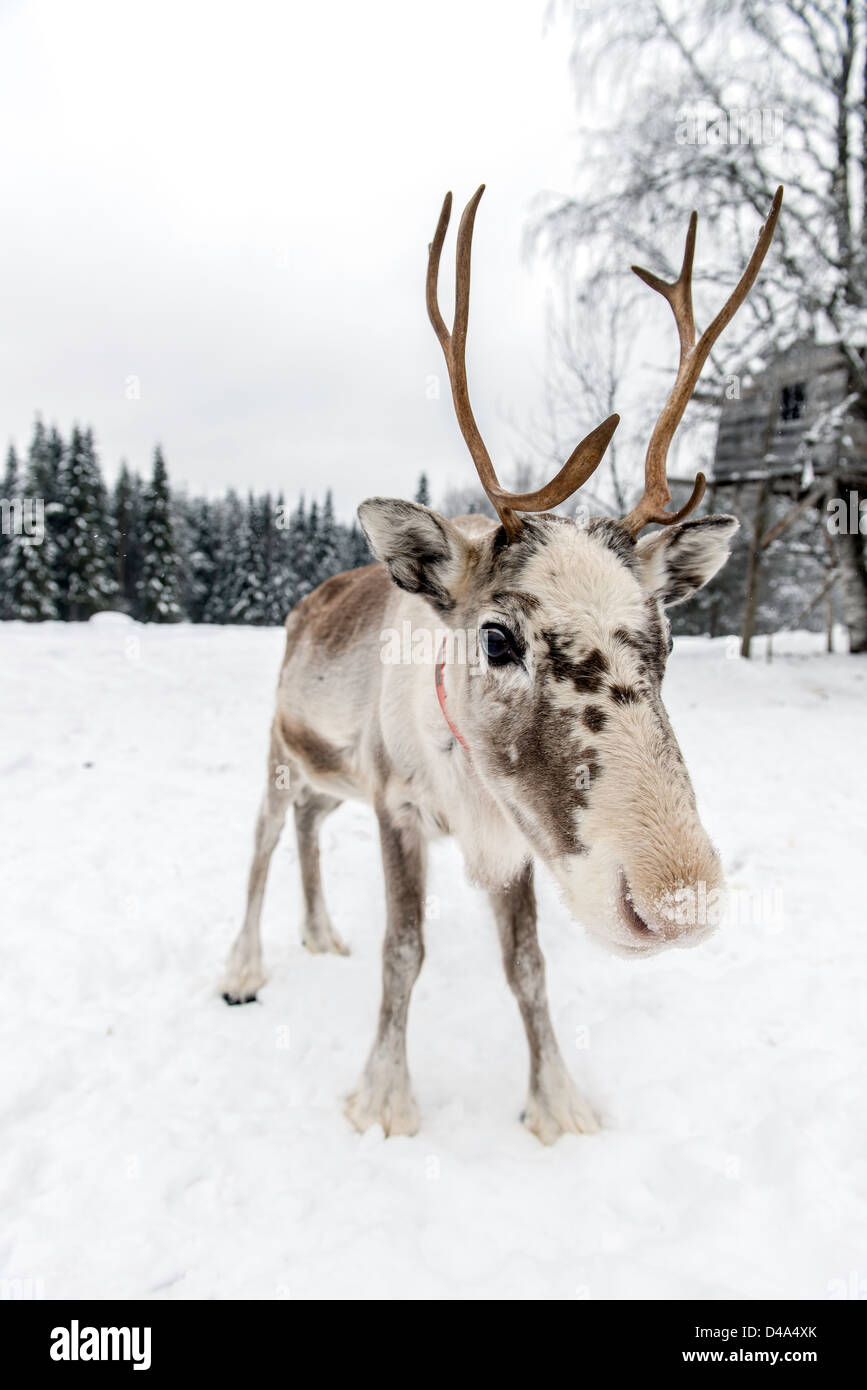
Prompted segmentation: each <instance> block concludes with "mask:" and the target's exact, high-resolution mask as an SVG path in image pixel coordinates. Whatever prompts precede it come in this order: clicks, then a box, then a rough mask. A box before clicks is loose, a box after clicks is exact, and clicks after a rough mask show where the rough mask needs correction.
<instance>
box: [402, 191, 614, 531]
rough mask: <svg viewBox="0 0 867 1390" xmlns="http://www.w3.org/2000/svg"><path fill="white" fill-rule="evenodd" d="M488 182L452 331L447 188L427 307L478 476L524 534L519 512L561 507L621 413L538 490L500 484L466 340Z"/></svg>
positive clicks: (459, 262)
mask: <svg viewBox="0 0 867 1390" xmlns="http://www.w3.org/2000/svg"><path fill="white" fill-rule="evenodd" d="M484 191H485V185H484V184H481V185H480V187H479V188H477V189H476V192H475V193H474V194H473V196H472V198H471V199H470V201H469V202H468V203H467V205H466V207H465V208H464V211H463V214H462V216H461V221H460V226H459V227H458V240H457V250H456V256H455V317H454V325H453V327H452V331H451V333H449V331H448V329H447V327H446V324H445V320H444V319H443V316H442V314H441V313H440V308H439V303H438V300H437V283H438V280H439V266H440V256H441V254H442V248H443V243H444V241H445V237H446V232H447V230H448V225H449V221H450V218H451V211H452V195H451V193H447V194H446V196H445V199H444V200H443V206H442V211H441V212H440V216H439V221H438V222H437V227H436V231H435V233H434V238H433V241H432V242H431V244H430V247H429V248H428V250H429V254H428V267H427V312H428V318H429V319H430V321H431V324H432V326H433V330H434V332H435V333H436V335H437V338H438V339H439V343H440V346H441V347H442V350H443V355H444V357H445V359H446V366H447V368H448V373H449V383H450V385H451V390H452V399H453V401H454V405H455V414H456V415H457V420H458V424H459V426H460V429H461V433H462V434H463V436H464V439H465V441H466V444H467V447H468V449H469V451H470V454H471V455H472V459H473V462H474V463H475V465H476V471H477V472H478V475H479V479H480V481H481V484H482V486H483V488H484V489H485V492H486V493H487V495H488V497H489V498H490V501H491V503H492V505H493V507H494V509H495V511H496V512H497V515H498V516H499V518H500V521H501V523H502V525H503V529H504V531H505V532H506V536H507V538H508V540H510V541H513V540H516V539H517V537H518V536H519V535H520V534H521V529H522V525H523V523H522V521H521V518H520V517H519V516H518V515H516V513H517V512H519V511H525V512H540V511H546V510H547V509H548V508H550V507H556V506H558V505H559V504H560V503H561V502H564V501H565V500H566V498H567V497H571V495H572V493H573V492H575V491H577V489H578V488H579V487H581V486H582V485H583V484H584V483H586V481H587V479H588V478H589V477H590V475H591V474H592V473H593V471H594V469H596V468H598V466H599V464H600V462H601V461H602V456H603V454H604V453H605V450H606V449H607V447H608V443H609V441H610V439H611V436H612V435H613V433H614V431H615V429H616V428H617V425H618V424H619V422H620V416H619V415H610V416H609V417H608V419H607V420H605V421H603V423H602V424H601V425H597V427H596V429H594V430H591V432H590V433H589V434H588V435H587V436H586V437H585V438H584V439H582V440H581V442H580V443H579V444H577V445H576V447H575V448H574V449H573V451H572V453H571V454H570V455H569V458H568V459H567V460H566V462H565V463H564V465H563V467H562V468H561V469H560V471H559V473H557V475H556V477H554V478H552V479H551V481H550V482H549V483H546V484H545V486H544V487H541V488H537V489H536V491H535V492H523V493H517V492H507V491H506V490H505V489H504V488H503V487H501V485H500V481H499V479H498V478H497V474H496V472H495V469H494V465H493V463H492V462H491V456H490V454H489V453H488V450H487V448H486V446H485V442H484V440H483V439H482V436H481V433H480V432H479V427H478V425H477V424H476V419H475V416H474V415H473V409H472V406H471V404H470V396H469V390H468V387H467V367H466V342H467V325H468V323H469V313H470V261H471V253H472V242H473V226H474V224H475V218H476V210H477V208H478V206H479V202H480V200H481V197H482V194H483V193H484Z"/></svg>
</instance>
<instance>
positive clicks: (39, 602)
mask: <svg viewBox="0 0 867 1390" xmlns="http://www.w3.org/2000/svg"><path fill="white" fill-rule="evenodd" d="M43 481H44V479H42V478H41V477H40V460H39V454H38V450H37V451H34V450H31V455H30V462H29V464H28V468H27V473H26V475H25V478H24V482H23V486H22V493H23V495H24V497H26V498H27V499H28V500H29V501H32V502H34V503H37V504H40V505H41V506H42V507H43V508H44V506H45V500H44V498H43V497H42V496H41V495H40V489H41V486H42V482H43ZM43 518H44V519H45V513H44V512H43ZM56 549H57V545H56V541H55V539H54V536H53V535H52V532H51V528H50V527H49V526H48V525H47V524H44V525H43V529H42V536H41V538H37V536H36V535H33V536H28V535H25V534H24V532H23V531H22V532H20V533H19V534H16V535H13V536H11V537H10V538H9V547H8V550H7V553H6V555H5V557H4V561H3V568H4V581H5V582H4V592H5V594H6V603H7V604H8V608H9V615H10V616H14V617H16V618H21V619H23V620H24V622H28V623H37V622H44V621H45V620H46V619H49V618H56V617H57V615H58V607H57V585H56V583H55V580H54V571H55V567H56V563H57V556H56Z"/></svg>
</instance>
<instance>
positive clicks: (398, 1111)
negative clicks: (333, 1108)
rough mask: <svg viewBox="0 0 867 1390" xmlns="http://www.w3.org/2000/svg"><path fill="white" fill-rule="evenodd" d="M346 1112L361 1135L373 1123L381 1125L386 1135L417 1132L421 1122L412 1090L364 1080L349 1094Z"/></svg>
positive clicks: (344, 1111)
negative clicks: (387, 1086)
mask: <svg viewBox="0 0 867 1390" xmlns="http://www.w3.org/2000/svg"><path fill="white" fill-rule="evenodd" d="M343 1113H344V1115H345V1116H346V1118H347V1120H348V1121H349V1123H350V1124H351V1125H352V1126H353V1128H354V1129H357V1130H358V1132H359V1133H360V1134H363V1133H364V1131H365V1130H366V1129H370V1128H371V1127H372V1126H373V1125H382V1129H383V1132H384V1134H385V1135H386V1137H389V1136H391V1135H397V1134H417V1133H418V1128H419V1123H420V1120H419V1113H418V1106H417V1105H416V1103H415V1098H414V1096H413V1094H412V1092H411V1091H410V1090H409V1089H406V1090H404V1089H398V1088H395V1089H390V1090H386V1089H383V1088H380V1087H377V1086H375V1085H374V1086H371V1085H370V1083H369V1082H367V1081H364V1080H363V1081H362V1082H361V1085H360V1086H359V1087H358V1089H357V1090H355V1091H353V1092H352V1093H351V1095H349V1096H347V1098H346V1104H345V1105H344V1108H343Z"/></svg>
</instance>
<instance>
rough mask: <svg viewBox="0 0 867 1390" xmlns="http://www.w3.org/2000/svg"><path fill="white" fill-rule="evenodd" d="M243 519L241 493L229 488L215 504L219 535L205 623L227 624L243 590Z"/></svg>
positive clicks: (216, 528)
mask: <svg viewBox="0 0 867 1390" xmlns="http://www.w3.org/2000/svg"><path fill="white" fill-rule="evenodd" d="M243 520H244V506H243V503H242V502H241V499H240V498H239V496H238V494H237V493H236V492H235V491H234V490H233V489H231V488H230V489H229V491H228V492H227V493H226V496H225V497H224V498H222V499H221V500H220V501H219V502H218V503H215V505H214V523H215V530H216V533H217V538H218V539H217V548H216V564H215V572H214V580H213V584H212V586H211V592H210V594H209V595H208V598H207V600H206V602H205V606H204V609H203V612H202V622H205V623H228V622H231V618H230V616H229V615H230V613H231V611H232V606H233V604H234V603H235V600H236V597H237V594H238V591H239V587H240V569H239V565H238V537H239V535H240V532H241V527H242V525H243Z"/></svg>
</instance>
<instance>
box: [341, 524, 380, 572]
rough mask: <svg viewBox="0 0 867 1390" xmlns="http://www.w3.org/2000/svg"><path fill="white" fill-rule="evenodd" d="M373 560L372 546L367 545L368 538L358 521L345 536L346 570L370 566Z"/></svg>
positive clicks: (344, 555) (344, 561)
mask: <svg viewBox="0 0 867 1390" xmlns="http://www.w3.org/2000/svg"><path fill="white" fill-rule="evenodd" d="M372 560H373V556H372V555H371V553H370V546H369V545H368V544H367V537H366V536H365V534H364V532H363V531H362V529H361V527H360V526H359V524H358V522H357V521H353V523H352V525H351V526H349V527H348V528H346V530H345V531H344V535H343V563H342V568H343V569H345V570H354V569H359V568H360V567H361V566H362V565H369V564H371V562H372Z"/></svg>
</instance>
